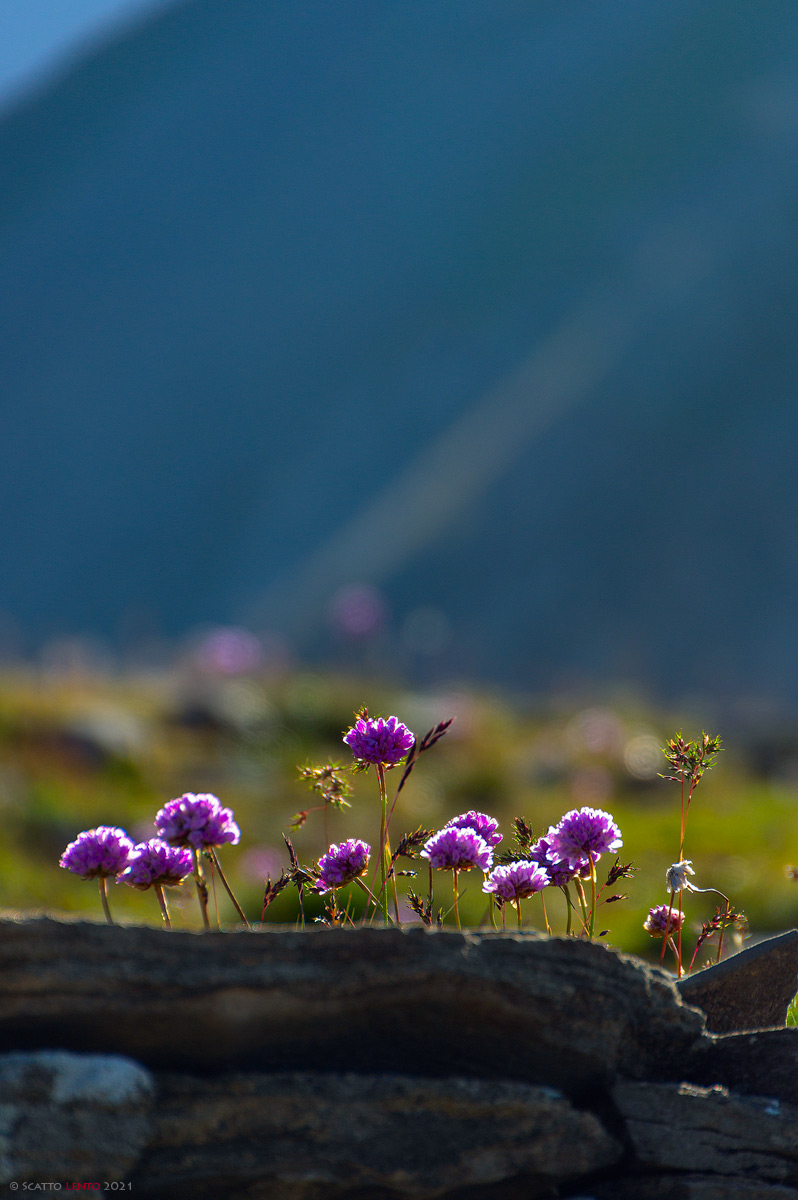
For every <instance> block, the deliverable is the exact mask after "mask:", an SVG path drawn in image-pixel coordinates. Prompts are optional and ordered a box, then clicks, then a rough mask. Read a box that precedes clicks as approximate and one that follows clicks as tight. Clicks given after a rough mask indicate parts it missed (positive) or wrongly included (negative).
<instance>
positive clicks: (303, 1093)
mask: <svg viewBox="0 0 798 1200" xmlns="http://www.w3.org/2000/svg"><path fill="white" fill-rule="evenodd" d="M159 1091H160V1103H159V1115H158V1130H157V1133H156V1135H155V1137H154V1139H153V1142H152V1144H151V1147H150V1149H149V1150H148V1152H147V1154H146V1156H145V1158H144V1159H143V1161H142V1165H141V1168H140V1170H139V1172H138V1173H137V1175H136V1176H135V1178H134V1180H133V1189H134V1191H135V1192H137V1193H139V1194H141V1193H143V1194H144V1195H164V1196H170V1197H173V1196H182V1195H186V1196H188V1195H190V1196H191V1197H193V1198H194V1200H198V1198H205V1197H208V1198H210V1197H214V1198H215V1197H218V1196H224V1197H226V1198H227V1200H231V1198H232V1197H237V1196H242V1197H243V1196H246V1197H247V1200H260V1198H261V1197H263V1200H266V1198H267V1197H268V1198H269V1200H273V1198H274V1197H275V1196H279V1197H280V1198H281V1200H321V1198H324V1200H335V1198H338V1197H345V1196H350V1195H355V1194H357V1195H362V1196H364V1197H366V1196H368V1197H372V1196H377V1195H382V1194H383V1192H388V1193H390V1194H391V1195H393V1196H396V1197H397V1198H398V1197H409V1198H410V1197H412V1198H413V1200H433V1198H434V1197H439V1196H443V1195H446V1194H449V1193H451V1192H452V1191H455V1190H458V1189H460V1188H482V1187H485V1188H488V1187H489V1186H490V1185H493V1184H495V1183H497V1182H499V1181H502V1180H508V1179H512V1178H514V1177H518V1176H520V1177H522V1178H523V1195H524V1196H525V1197H526V1198H528V1200H532V1198H533V1197H536V1196H546V1195H551V1194H552V1187H553V1184H554V1183H555V1182H556V1181H559V1182H564V1181H568V1180H573V1179H575V1178H578V1177H579V1176H580V1175H586V1174H588V1173H590V1172H593V1171H596V1170H601V1169H603V1168H606V1167H608V1166H610V1165H611V1164H612V1163H615V1162H617V1161H618V1160H619V1159H620V1158H621V1156H622V1154H623V1150H622V1147H621V1145H620V1143H619V1142H617V1141H616V1140H615V1139H614V1138H613V1137H611V1136H610V1134H609V1133H607V1131H606V1130H605V1129H604V1128H603V1127H602V1125H601V1124H600V1123H599V1121H598V1120H597V1118H596V1117H595V1116H593V1115H592V1114H591V1113H587V1112H579V1111H577V1110H576V1109H575V1108H574V1107H573V1106H572V1105H571V1104H570V1103H569V1102H568V1101H567V1100H566V1099H565V1097H564V1096H563V1095H562V1094H561V1093H559V1092H557V1091H555V1090H553V1089H551V1088H540V1087H534V1086H531V1085H529V1084H525V1083H519V1082H506V1081H497V1080H476V1079H463V1078H449V1079H422V1080H420V1079H417V1078H412V1077H409V1076H405V1075H395V1074H381V1075H373V1074H372V1075H352V1074H336V1075H330V1074H326V1073H319V1072H289V1073H276V1074H271V1075H265V1074H257V1073H252V1074H236V1075H232V1076H223V1077H221V1078H213V1079H207V1080H198V1079H197V1078H196V1077H193V1076H183V1075H175V1074H168V1075H164V1076H161V1077H160V1078H159ZM475 1194H477V1195H478V1194H479V1192H476V1193H475Z"/></svg>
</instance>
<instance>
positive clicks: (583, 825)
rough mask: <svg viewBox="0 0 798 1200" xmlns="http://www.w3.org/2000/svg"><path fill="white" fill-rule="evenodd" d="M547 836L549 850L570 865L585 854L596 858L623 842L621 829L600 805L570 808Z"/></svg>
mask: <svg viewBox="0 0 798 1200" xmlns="http://www.w3.org/2000/svg"><path fill="white" fill-rule="evenodd" d="M547 836H548V839H549V846H550V848H551V852H552V854H554V855H555V856H556V857H557V858H558V859H560V860H562V861H564V862H567V863H569V864H570V865H571V866H572V867H575V866H576V865H577V864H578V863H579V862H580V861H581V860H582V859H584V858H588V859H590V858H592V860H593V862H595V861H596V860H597V859H598V858H600V857H601V855H602V854H607V853H612V852H614V851H615V850H617V849H618V848H619V847H620V846H622V845H623V839H622V838H621V831H620V829H619V828H618V826H617V825H616V824H615V821H614V820H613V819H612V817H611V815H610V814H609V813H608V812H603V811H602V809H600V808H574V809H571V811H570V812H567V813H566V814H565V816H564V817H561V818H560V822H559V824H558V825H555V826H554V828H553V829H550V830H549V832H548V835H547Z"/></svg>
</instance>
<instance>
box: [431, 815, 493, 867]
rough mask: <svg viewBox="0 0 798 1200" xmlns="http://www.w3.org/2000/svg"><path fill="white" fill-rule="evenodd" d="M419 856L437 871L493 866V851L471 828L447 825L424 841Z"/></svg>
mask: <svg viewBox="0 0 798 1200" xmlns="http://www.w3.org/2000/svg"><path fill="white" fill-rule="evenodd" d="M421 857H422V858H426V859H429V863H430V866H432V867H437V868H438V870H439V871H469V870H470V869H471V868H472V867H479V869H480V870H481V871H489V870H490V868H491V867H492V866H493V851H492V850H491V848H490V846H489V845H488V843H487V842H486V841H485V839H484V838H483V837H480V836H479V834H478V833H475V832H474V830H473V829H467V828H466V829H458V828H457V826H455V825H447V826H446V828H445V829H441V830H439V831H438V833H434V834H433V835H432V837H431V838H430V839H429V841H427V842H425V844H424V849H423V850H422V851H421Z"/></svg>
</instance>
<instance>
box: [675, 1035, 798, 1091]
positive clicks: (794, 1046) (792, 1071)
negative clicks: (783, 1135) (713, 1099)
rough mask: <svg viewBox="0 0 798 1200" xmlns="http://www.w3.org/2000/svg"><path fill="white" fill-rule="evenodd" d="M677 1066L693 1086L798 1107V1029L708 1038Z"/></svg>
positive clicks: (696, 1044)
mask: <svg viewBox="0 0 798 1200" xmlns="http://www.w3.org/2000/svg"><path fill="white" fill-rule="evenodd" d="M674 1065H675V1067H676V1069H677V1071H678V1073H679V1076H680V1077H681V1078H682V1079H689V1080H691V1081H692V1082H693V1083H699V1084H705V1085H706V1084H709V1085H711V1084H716V1083H719V1084H721V1085H723V1086H724V1087H728V1088H730V1089H732V1090H734V1091H736V1092H741V1093H743V1094H744V1095H749V1096H770V1097H773V1098H774V1099H777V1100H782V1101H787V1103H790V1104H795V1105H798V1029H793V1028H790V1029H769V1030H765V1031H762V1032H760V1033H732V1034H726V1035H722V1036H719V1037H713V1036H706V1037H704V1038H702V1039H701V1040H700V1041H698V1042H696V1043H695V1045H694V1047H693V1050H692V1052H691V1053H690V1054H688V1055H686V1056H684V1057H683V1058H681V1059H680V1060H678V1062H676V1063H675V1064H674Z"/></svg>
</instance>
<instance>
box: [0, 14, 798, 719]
mask: <svg viewBox="0 0 798 1200" xmlns="http://www.w3.org/2000/svg"><path fill="white" fill-rule="evenodd" d="M797 60H798V12H796V10H795V7H794V5H791V4H789V3H786V2H785V3H779V2H777V0H775V2H773V3H770V2H769V3H767V4H764V5H758V6H756V7H755V8H754V7H752V6H747V5H729V4H728V3H727V2H721V0H704V2H703V3H700V4H698V5H696V4H694V3H691V4H688V3H686V2H679V0H677V2H675V3H672V4H669V5H668V6H667V7H666V8H664V7H663V6H662V5H659V4H656V3H653V2H649V0H642V2H641V3H639V4H637V5H635V6H634V7H633V8H632V9H629V8H628V7H627V8H625V9H624V10H623V12H621V10H620V9H618V10H616V11H607V10H604V11H599V10H597V9H593V8H588V7H586V6H583V7H579V8H572V7H569V8H568V9H567V10H566V9H565V8H563V6H561V5H559V4H556V3H553V2H552V3H540V4H536V5H534V6H519V5H518V4H516V3H515V2H514V0H513V2H510V0H491V3H485V2H484V0H479V2H476V0H439V2H438V3H437V4H435V5H433V6H430V5H427V4H426V3H422V2H421V0H408V2H407V3H404V4H402V5H392V4H388V3H383V2H377V3H374V2H370V3H364V2H362V0H343V2H342V3H340V4H337V5H335V6H331V5H329V4H327V3H322V2H321V0H316V2H313V0H310V2H309V3H306V4H303V5H302V6H296V7H295V6H289V5H285V4H281V3H266V2H264V0H239V2H238V3H237V4H235V5H230V4H229V3H228V2H226V0H203V2H202V3H200V2H199V0H193V2H192V0H188V2H184V3H181V4H178V5H176V6H175V7H174V8H173V9H171V10H169V11H167V12H166V13H165V14H163V15H162V16H160V17H158V18H157V19H154V20H153V21H152V22H151V23H149V24H148V25H146V26H145V27H144V28H142V29H138V30H135V31H133V32H132V33H131V34H130V35H128V36H127V37H125V38H123V39H121V40H119V41H118V42H116V43H114V44H112V45H109V46H107V47H105V48H104V49H103V50H102V52H101V53H98V54H97V55H95V56H94V57H92V58H90V59H88V60H87V61H85V62H84V63H82V64H81V65H80V66H79V67H78V68H76V69H75V70H74V71H73V72H72V73H71V74H70V75H69V76H68V77H66V78H64V79H63V80H61V81H60V82H59V83H58V84H57V85H55V86H53V87H52V88H51V89H50V90H48V91H47V92H46V93H44V94H42V95H41V96H40V97H39V98H38V99H37V100H36V101H34V102H30V103H28V104H26V105H25V106H24V107H20V108H19V109H18V110H16V111H15V112H13V113H12V114H10V115H9V116H8V117H7V119H6V120H5V121H4V122H3V124H2V125H1V126H0V171H2V185H1V187H0V284H1V286H0V361H2V364H3V371H2V375H3V428H4V448H5V453H6V470H5V471H4V472H3V476H2V482H1V483H0V498H1V499H2V504H3V508H4V511H5V512H6V513H7V514H9V516H10V518H11V519H10V520H8V521H7V522H6V525H5V530H4V533H3V540H2V558H3V563H4V566H5V570H4V583H3V587H2V592H1V593H0V608H1V609H2V610H4V611H6V612H9V613H11V614H12V615H13V616H14V617H15V618H16V619H17V620H18V621H19V622H20V623H21V624H22V625H23V627H24V628H25V629H26V630H27V631H29V633H30V635H31V637H32V638H34V639H41V638H45V637H48V636H52V635H53V634H55V633H59V632H64V631H72V630H81V631H93V632H100V633H104V634H111V635H112V634H114V633H115V632H116V631H117V629H118V627H119V622H120V619H121V617H122V615H123V614H124V612H125V611H127V610H130V609H135V608H136V607H137V606H139V607H145V606H146V607H149V608H152V609H154V610H155V611H156V612H157V614H158V616H159V619H160V620H161V621H162V623H163V625H164V627H165V629H166V630H167V631H168V632H169V633H175V634H176V633H180V632H182V631H184V630H185V629H187V628H189V627H190V626H191V625H192V624H194V623H196V622H200V621H208V620H232V619H245V620H247V621H249V622H250V623H252V624H254V625H256V626H263V627H268V628H273V629H276V630H278V631H281V632H284V633H286V634H287V635H289V636H290V637H291V638H292V639H294V641H295V642H296V644H297V645H298V646H299V647H300V649H303V650H304V652H305V653H306V654H309V655H314V654H315V655H324V654H325V652H326V648H327V643H326V636H327V635H326V633H325V632H324V630H325V626H324V612H325V607H326V604H327V602H328V599H329V596H330V595H331V594H332V593H333V592H334V591H335V590H336V589H337V588H338V587H340V586H342V585H344V584H346V583H348V582H351V581H352V580H357V579H359V580H364V581H367V582H372V583H374V584H377V585H379V586H380V587H382V588H384V589H385V591H386V593H387V595H388V597H389V600H390V602H391V605H392V608H393V609H394V611H395V612H396V613H397V614H398V615H399V616H400V617H401V615H402V613H404V612H407V611H408V610H410V609H412V608H413V607H414V606H415V605H418V604H419V603H424V604H432V605H435V606H437V607H439V608H440V609H441V610H442V611H443V612H444V613H445V614H446V615H447V617H448V618H449V620H450V621H451V624H452V628H453V629H454V632H455V637H454V639H453V641H452V643H451V646H450V648H449V650H448V651H447V655H446V656H445V657H444V658H443V659H442V660H441V662H440V663H439V667H440V670H441V671H444V672H445V671H448V672H466V673H476V674H479V675H481V676H483V677H486V678H496V679H499V680H502V681H505V682H511V683H515V684H522V685H524V686H529V687H532V688H534V689H535V690H537V689H540V688H544V687H546V686H550V685H552V684H557V683H560V682H563V681H568V680H571V679H582V678H585V679H630V680H633V681H636V682H640V683H643V684H646V685H648V686H651V687H652V688H654V689H655V690H658V691H660V692H661V693H673V692H674V691H683V690H699V691H703V692H710V693H717V692H721V693H725V692H733V693H735V694H737V693H746V692H760V693H764V694H766V695H773V696H776V697H778V698H781V699H783V700H784V699H788V700H792V701H794V700H796V699H798V685H796V682H795V679H794V673H793V672H792V670H791V666H790V663H791V660H792V658H793V656H794V653H795V651H796V650H798V645H796V642H798V635H796V633H795V632H794V630H793V622H792V620H791V616H792V611H793V609H794V605H795V600H796V598H798V560H797V558H796V551H795V549H794V546H795V540H794V537H793V533H792V531H793V529H794V528H795V522H796V518H797V517H798V511H797V510H798V488H796V483H795V463H794V458H795V450H794V447H795V444H796V433H798V413H797V412H796V406H795V390H796V389H795V384H796V376H797V375H798V348H797V347H798V342H796V338H795V329H796V315H797V314H796V307H797V304H796V287H795V266H796V261H795V260H796V203H795V201H796V153H795V151H796V143H797V142H798V82H796V80H797V79H798V77H797V76H796V66H797V65H798V61H797Z"/></svg>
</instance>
